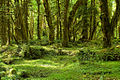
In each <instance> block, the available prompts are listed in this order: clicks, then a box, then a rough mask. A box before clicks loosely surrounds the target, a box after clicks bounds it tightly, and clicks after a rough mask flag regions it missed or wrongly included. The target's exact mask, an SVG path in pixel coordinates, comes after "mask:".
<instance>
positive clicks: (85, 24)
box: [81, 0, 88, 41]
mask: <svg viewBox="0 0 120 80" xmlns="http://www.w3.org/2000/svg"><path fill="white" fill-rule="evenodd" d="M87 4H88V0H84V1H83V6H84V10H83V31H82V38H81V40H83V41H85V40H87V39H88V14H87V11H88V10H87Z"/></svg>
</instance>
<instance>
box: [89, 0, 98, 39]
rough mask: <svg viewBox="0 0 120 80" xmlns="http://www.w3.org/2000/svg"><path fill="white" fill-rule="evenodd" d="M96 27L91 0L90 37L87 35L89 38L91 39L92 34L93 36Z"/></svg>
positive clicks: (94, 11) (93, 5)
mask: <svg viewBox="0 0 120 80" xmlns="http://www.w3.org/2000/svg"><path fill="white" fill-rule="evenodd" d="M96 29H97V24H96V7H95V0H91V15H90V37H89V39H90V40H92V39H93V36H94V33H95V31H96Z"/></svg>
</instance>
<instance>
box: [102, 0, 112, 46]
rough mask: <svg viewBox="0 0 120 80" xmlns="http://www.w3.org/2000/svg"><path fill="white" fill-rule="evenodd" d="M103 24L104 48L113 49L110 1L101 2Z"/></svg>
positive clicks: (103, 0)
mask: <svg viewBox="0 0 120 80" xmlns="http://www.w3.org/2000/svg"><path fill="white" fill-rule="evenodd" d="M100 8H101V24H102V29H103V35H104V37H103V47H104V48H107V47H111V26H110V22H109V11H108V1H107V0H100Z"/></svg>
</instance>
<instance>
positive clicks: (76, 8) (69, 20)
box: [68, 0, 83, 41]
mask: <svg viewBox="0 0 120 80" xmlns="http://www.w3.org/2000/svg"><path fill="white" fill-rule="evenodd" d="M81 5H83V1H82V0H77V1H76V3H75V4H74V5H73V7H72V10H71V11H70V14H69V15H70V16H69V18H68V37H69V41H71V37H72V36H71V35H72V27H71V26H72V24H73V21H74V16H75V14H76V11H77V10H78V8H79V7H80V6H81Z"/></svg>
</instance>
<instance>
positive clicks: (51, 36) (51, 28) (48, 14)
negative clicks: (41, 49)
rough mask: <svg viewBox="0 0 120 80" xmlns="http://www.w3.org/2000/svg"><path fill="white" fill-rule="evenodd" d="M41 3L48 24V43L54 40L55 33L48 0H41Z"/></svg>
mask: <svg viewBox="0 0 120 80" xmlns="http://www.w3.org/2000/svg"><path fill="white" fill-rule="evenodd" d="M43 3H44V7H45V13H46V19H47V22H48V26H49V41H50V43H52V42H53V41H54V37H55V33H54V26H53V24H52V16H51V10H50V6H49V3H48V0H43Z"/></svg>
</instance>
